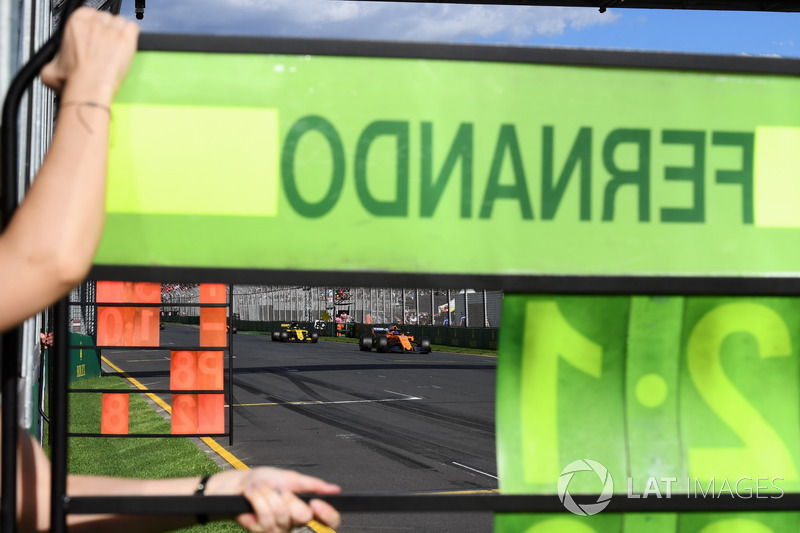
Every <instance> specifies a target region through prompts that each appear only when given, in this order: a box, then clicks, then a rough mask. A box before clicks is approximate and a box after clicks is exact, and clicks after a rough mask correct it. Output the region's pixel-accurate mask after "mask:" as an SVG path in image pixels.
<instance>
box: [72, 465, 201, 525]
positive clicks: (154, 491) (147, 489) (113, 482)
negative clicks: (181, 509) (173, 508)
mask: <svg viewBox="0 0 800 533" xmlns="http://www.w3.org/2000/svg"><path fill="white" fill-rule="evenodd" d="M197 481H198V479H197V478H181V479H162V480H152V479H120V478H109V477H99V476H70V477H69V478H68V481H67V494H69V495H70V496H120V497H124V496H132V495H136V496H165V495H169V496H191V495H192V494H194V491H195V488H196V487H197ZM67 522H68V525H69V531H70V533H94V532H97V533H106V532H108V531H114V533H128V532H130V533H160V532H163V531H171V530H174V529H178V528H182V527H188V526H192V525H195V524H197V520H196V517H195V516H194V515H136V516H135V517H132V516H126V515H99V514H92V515H88V514H87V515H78V514H72V515H69V516H68V521H67Z"/></svg>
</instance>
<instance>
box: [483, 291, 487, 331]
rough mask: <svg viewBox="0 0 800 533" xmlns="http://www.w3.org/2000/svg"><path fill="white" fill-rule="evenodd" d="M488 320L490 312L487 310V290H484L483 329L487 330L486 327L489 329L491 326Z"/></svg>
mask: <svg viewBox="0 0 800 533" xmlns="http://www.w3.org/2000/svg"><path fill="white" fill-rule="evenodd" d="M488 319H489V314H488V312H487V310H486V289H483V326H482V327H484V328H485V327H487V326H488V325H489V324H487V320H488Z"/></svg>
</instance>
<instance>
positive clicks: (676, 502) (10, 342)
mask: <svg viewBox="0 0 800 533" xmlns="http://www.w3.org/2000/svg"><path fill="white" fill-rule="evenodd" d="M480 3H481V4H486V3H494V2H480ZM497 3H505V2H497ZM690 3H691V4H693V5H694V7H696V8H698V9H701V8H702V7H701V6H703V5H705V6H712V5H714V6H721V5H723V4H728V5H732V4H735V5H737V6H740V8H741V9H745V8H744V6H745V5H750V6H756V5H758V6H761V7H760V9H759V10H762V11H766V10H770V9H769V7H768V6H775V7H774V9H776V10H778V8H783V10H787V11H789V10H797V9H800V8H798V7H797V6H796V5H795V4H794V2H793V1H788V2H787V1H773V2H762V1H757V0H753V1H752V2H733V0H730V1H728V2H723V1H721V0H720V1H719V2H713V1H709V2H705V3H701V2H690ZM526 4H547V5H553V4H557V3H556V2H554V1H550V2H536V1H533V2H526ZM562 4H565V5H594V6H599V7H601V8H602V7H603V6H605V7H615V6H616V5H621V3H620V2H618V1H617V0H597V1H593V2H592V1H586V2H579V1H577V0H576V1H575V2H562ZM638 4H640V5H637V2H636V1H630V0H629V1H626V2H625V6H627V7H642V5H641V4H642V2H638ZM648 4H649V5H648V6H647V7H658V6H656V3H650V2H648ZM666 4H669V6H667V5H666ZM673 4H674V5H673ZM677 4H681V5H680V6H679V5H677ZM659 5H664V7H670V6H672V7H686V5H687V2H686V0H675V2H667V1H666V0H664V1H662V2H660V3H659ZM707 8H709V9H710V8H712V7H707ZM789 8H794V9H789ZM713 9H723V7H713ZM754 9H755V8H754ZM47 46H50V48H49V49H48V50H46V53H44V54H42V55H41V57H47V55H48V54H50V57H52V54H53V53H54V51H55V48H53V46H57V44H56V45H50V44H48V45H47ZM47 46H46V48H47ZM140 49H142V50H188V51H207V52H222V53H224V52H243V53H248V52H250V53H291V54H298V53H299V54H320V55H347V56H371V57H415V58H432V59H453V60H466V59H469V60H477V61H505V62H539V63H550V64H567V65H595V66H616V67H626V68H628V67H630V68H648V69H678V68H680V69H681V70H705V71H715V72H737V73H747V72H749V73H762V74H763V73H766V74H775V75H788V76H797V75H800V60H786V59H774V58H752V57H732V56H708V55H691V54H652V53H627V52H626V53H621V52H598V51H579V50H540V49H530V48H514V47H479V46H459V45H438V44H437V45H429V44H396V43H371V42H366V41H364V42H359V41H331V40H302V39H255V38H236V37H209V36H167V35H143V36H142V38H141V41H140ZM43 64H44V62H42V61H41V59H39V60H37V61H34V62H33V63H32V64H31V65H27V66H26V67H25V68H24V69H23V71H24V72H23V73H22V77H23V78H24V77H25V76H29V77H31V78H32V76H31V74H33V75H35V73H36V72H38V70H39V68H41V66H42V65H43ZM14 90H15V91H20V89H18V88H15V89H14ZM21 90H22V91H24V87H23V88H22V89H21ZM10 92H11V91H10ZM20 94H21V93H20ZM15 101H18V100H17V99H16V98H7V99H6V105H7V106H9V103H10V102H11V104H10V106H12V107H13V106H15V105H18V104H14V103H13V102H15ZM9 117H10V118H9ZM15 117H16V107H14V108H13V109H12V110H11V111H8V110H6V109H5V108H4V111H3V137H2V141H3V143H4V146H7V143H12V144H13V145H14V146H15V144H14V143H15V142H16V137H15V133H14V131H15V130H13V129H12V124H11V123H12V122H15V120H14V119H15ZM9 131H10V132H11V133H9ZM7 153H8V152H4V156H5V155H6V154H7ZM15 153H16V152H12V155H15ZM3 159H4V167H3V172H2V175H3V176H4V178H5V179H4V181H3V201H4V205H3V219H2V222H3V224H4V225H5V224H7V223H8V221H9V220H10V217H11V214H12V213H13V211H14V208H15V207H16V204H15V201H16V198H17V194H16V176H17V174H16V159H15V158H14V161H12V162H10V161H8V158H7V157H4V158H3ZM9 165H11V166H10V167H9ZM9 182H13V183H9ZM90 278H91V279H104V280H124V281H162V280H164V279H181V280H184V281H187V282H195V281H197V282H225V283H254V282H264V281H266V282H268V283H271V284H275V283H288V282H298V281H301V280H302V283H304V284H309V283H312V284H313V283H316V282H319V281H322V280H325V281H326V283H330V281H331V280H332V279H335V280H337V281H338V282H341V283H342V284H348V283H352V282H354V281H356V280H358V282H359V283H360V284H362V285H372V286H409V285H420V284H421V285H426V286H434V285H437V284H438V285H440V286H475V287H477V288H500V289H504V290H506V291H515V292H529V293H549V294H555V293H559V294H578V293H580V294H683V295H709V294H713V295H722V294H726V295H748V296H752V295H780V296H797V295H800V279H797V278H789V277H785V278H767V277H755V278H754V277H747V278H745V277H743V278H737V277H726V278H703V277H680V276H675V277H663V276H659V277H646V276H615V277H603V276H502V275H497V276H486V275H475V276H472V275H445V274H433V273H431V274H426V273H385V272H384V273H375V272H337V271H314V272H307V271H269V270H232V269H197V268H193V267H191V266H190V265H186V266H184V267H176V268H150V267H134V266H125V265H119V266H107V265H104V266H95V267H94V268H93V269H92V271H91V273H90ZM67 305H68V304H67V302H66V301H63V300H62V301H61V302H59V303H58V304H56V307H55V320H54V322H55V332H54V333H55V336H56V346H55V347H54V348H55V358H56V360H55V372H56V378H57V383H56V386H55V388H54V398H53V402H52V403H51V406H54V410H53V412H52V422H51V423H52V432H53V456H52V461H53V474H52V494H51V508H52V517H51V518H52V531H55V532H63V531H66V516H67V514H68V513H75V514H78V513H97V512H114V513H122V514H138V513H144V512H147V513H151V514H152V513H159V514H196V513H199V512H203V513H219V514H224V513H231V514H235V513H239V512H244V511H248V510H250V507H249V504H248V503H247V502H246V500H245V499H244V498H243V497H241V496H216V497H205V498H194V497H148V498H144V497H125V498H104V497H80V498H77V497H76V498H73V497H69V496H68V495H67V494H66V476H67V472H66V464H67V462H66V439H67V427H66V420H67V411H66V408H67V383H66V381H67V375H68V368H67V366H68V358H67V346H66V343H65V342H60V343H59V342H58V339H65V338H66V335H67V328H66V323H67V312H66V311H67ZM17 335H18V333H17V332H16V331H15V332H12V333H11V334H8V335H4V336H3V351H4V352H5V353H6V355H7V356H6V357H4V358H3V395H4V396H5V397H4V399H3V400H4V401H3V442H4V443H5V445H4V447H3V456H2V460H3V462H2V470H3V471H2V480H3V494H2V513H3V517H2V524H0V529H2V530H3V531H9V532H11V531H14V530H15V519H14V516H15V513H14V505H15V494H14V492H15V490H14V487H15V476H16V468H15V460H14V459H15V457H14V446H13V442H14V439H15V438H16V401H15V392H16V389H15V387H16V366H15V364H16V357H15V356H14V355H11V354H16V353H17V350H18V344H17V342H16V337H17ZM7 361H13V364H6V363H7ZM231 374H232V372H231ZM303 497H304V498H308V497H309V496H303ZM324 498H325V499H326V500H328V501H329V502H330V503H332V504H334V505H335V506H337V507H338V508H339V509H340V510H341V511H369V512H379V511H417V512H422V511H466V510H470V511H476V510H481V511H495V512H565V509H564V507H563V505H562V504H561V502H560V501H559V499H558V498H557V497H556V496H549V495H548V496H536V495H500V494H494V495H463V494H462V495H425V494H386V495H370V494H366V495H359V494H351V495H338V496H326V497H324ZM594 498H596V496H594ZM577 499H580V497H577ZM731 510H736V511H743V510H752V511H756V510H763V511H768V510H772V511H775V510H800V494H784V495H783V497H782V498H780V499H749V500H748V499H741V498H735V499H730V500H727V499H726V500H722V499H694V498H690V497H687V498H680V497H674V498H672V499H628V498H625V497H624V496H621V495H615V496H613V497H612V498H611V500H610V503H609V507H608V512H662V511H663V512H694V511H704V512H707V511H731Z"/></svg>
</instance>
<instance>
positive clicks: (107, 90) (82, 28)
mask: <svg viewBox="0 0 800 533" xmlns="http://www.w3.org/2000/svg"><path fill="white" fill-rule="evenodd" d="M138 37H139V26H138V25H137V24H136V23H135V22H133V21H129V20H126V19H125V18H123V17H120V16H115V15H111V14H110V13H107V12H103V11H95V10H94V9H91V8H88V7H81V8H78V9H76V10H75V12H74V13H73V14H72V16H71V17H70V18H69V20H68V21H67V25H66V27H65V28H64V35H63V39H62V41H61V50H60V51H59V53H58V54H57V55H56V57H55V58H54V59H53V60H52V61H51V62H50V63H48V64H47V65H45V67H44V68H43V69H42V72H41V76H42V81H43V82H44V83H45V85H47V86H48V87H50V88H52V89H54V90H55V91H57V92H61V93H62V94H65V93H66V92H67V91H70V93H71V94H70V99H75V100H80V101H86V100H90V101H93V102H96V103H98V104H102V105H109V104H110V103H111V99H112V98H113V96H114V94H115V93H116V91H117V89H118V88H119V86H120V84H121V83H122V80H123V79H124V78H125V75H126V74H127V72H128V67H129V66H130V63H131V60H132V59H133V55H134V53H135V52H136V45H137V42H138ZM65 98H66V97H65Z"/></svg>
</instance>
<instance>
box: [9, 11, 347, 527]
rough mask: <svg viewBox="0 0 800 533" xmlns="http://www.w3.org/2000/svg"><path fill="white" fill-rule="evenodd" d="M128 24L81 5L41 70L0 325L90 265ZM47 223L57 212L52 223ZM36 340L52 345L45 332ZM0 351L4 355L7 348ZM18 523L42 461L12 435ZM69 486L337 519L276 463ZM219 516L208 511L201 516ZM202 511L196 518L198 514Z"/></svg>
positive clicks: (317, 483) (34, 500)
mask: <svg viewBox="0 0 800 533" xmlns="http://www.w3.org/2000/svg"><path fill="white" fill-rule="evenodd" d="M138 35H139V28H138V26H137V25H136V24H135V23H134V22H132V21H127V20H125V19H124V18H121V17H118V16H113V15H111V14H109V13H104V12H98V11H95V10H93V9H91V8H87V7H82V8H79V9H78V10H76V11H75V13H74V14H73V15H72V16H71V17H70V18H69V21H68V23H67V25H66V27H65V29H64V35H63V41H62V45H61V50H60V52H59V54H58V55H57V57H56V58H55V59H54V60H53V61H52V62H50V63H48V64H47V65H46V66H45V67H44V69H43V70H42V72H41V77H42V81H44V83H45V84H46V85H48V86H49V87H51V88H53V89H54V90H56V91H58V92H60V94H61V104H60V110H59V113H58V119H57V123H56V129H55V133H54V135H53V139H52V144H51V146H50V150H49V152H48V154H47V156H46V157H45V160H44V162H43V164H42V166H41V169H40V170H39V172H38V175H37V176H36V179H35V180H34V182H33V185H32V186H31V187H30V190H29V191H28V194H27V195H26V196H25V199H24V200H23V202H22V203H21V205H20V206H19V208H18V209H17V211H16V213H15V215H14V217H13V218H12V220H11V221H10V223H9V224H8V226H7V227H6V228H3V233H2V234H0V294H2V295H3V301H2V302H1V303H0V332H5V331H8V330H9V329H11V328H13V327H14V326H16V325H18V324H19V323H20V322H22V321H23V320H25V319H26V318H28V317H29V316H31V315H33V314H35V313H37V312H39V311H41V310H42V309H45V308H47V307H48V306H50V305H52V304H53V303H54V302H56V301H57V300H58V299H60V298H61V297H63V296H64V295H66V294H67V293H68V292H69V291H70V290H71V289H72V288H73V287H74V286H75V285H77V284H78V283H80V282H81V281H82V280H83V279H84V277H85V276H86V274H87V273H88V271H89V267H90V266H91V263H92V258H93V256H94V253H95V250H96V249H97V245H98V243H99V240H100V235H101V233H102V228H103V219H104V215H105V181H106V159H107V154H108V142H109V136H108V132H109V122H110V118H111V116H110V115H111V112H110V108H109V106H110V105H111V101H112V99H113V97H114V94H115V93H116V91H117V89H118V87H119V85H120V84H121V82H122V80H123V78H124V77H125V76H126V73H127V71H128V66H129V64H130V62H131V59H132V58H133V54H134V52H135V51H136V43H137V40H138ZM53 221H58V223H56V224H54V223H53ZM41 340H42V342H43V343H49V342H52V339H48V337H47V335H45V336H44V337H43V338H42V339H41ZM16 355H17V354H13V353H6V354H3V356H4V357H16ZM18 465H19V468H18V481H17V483H18V492H17V495H18V501H17V521H18V525H19V529H20V530H21V531H23V532H30V531H39V532H44V531H48V530H50V465H49V461H48V459H47V457H46V456H45V454H44V452H43V451H42V449H41V448H40V447H39V446H38V444H37V443H36V442H35V441H34V440H33V439H32V438H31V437H30V436H29V435H28V434H27V433H24V432H22V433H21V434H20V438H19V442H18ZM67 490H68V494H69V495H72V496H89V495H102V496H114V495H119V496H122V495H129V496H134V495H138V496H148V495H162V496H163V495H173V496H174V495H186V496H191V495H193V494H207V495H225V494H227V495H236V494H241V495H244V497H245V498H246V499H247V500H248V501H249V502H250V504H251V505H252V508H253V512H252V513H244V514H242V515H239V516H238V517H236V519H237V521H238V522H239V524H240V525H241V526H242V527H244V528H246V529H248V530H250V531H257V532H267V531H269V532H279V531H280V532H286V531H289V529H290V528H292V527H293V526H296V525H301V524H304V523H306V522H308V521H309V520H311V519H312V518H316V519H317V520H319V521H321V522H323V523H325V524H327V525H329V526H331V527H338V525H339V521H340V519H339V514H338V513H337V512H336V510H335V509H333V507H331V506H330V505H329V504H327V503H325V502H324V501H322V500H319V499H315V500H312V501H311V502H309V503H305V502H303V501H302V500H300V499H299V498H298V497H297V496H295V493H297V492H304V493H305V492H310V493H319V494H334V493H337V492H339V487H337V486H336V485H332V484H330V483H326V482H325V481H322V480H321V479H317V478H314V477H310V476H306V475H302V474H299V473H297V472H292V471H288V470H280V469H275V468H265V467H262V468H256V469H253V470H229V471H225V472H221V473H218V474H215V475H213V476H211V477H210V478H203V479H201V480H198V479H197V478H181V479H163V480H144V479H120V478H111V477H100V476H79V475H70V476H69V477H68V481H67ZM219 518H230V517H212V518H211V519H219ZM206 519H207V517H198V520H200V521H201V522H204V520H206ZM68 521H69V527H70V530H71V531H81V532H89V531H113V532H114V533H124V532H136V533H141V532H159V531H168V530H172V529H177V528H182V527H186V526H190V525H192V524H193V523H194V522H195V517H193V516H185V515H175V516H167V517H164V516H130V515H82V514H80V515H79V514H71V515H68Z"/></svg>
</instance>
